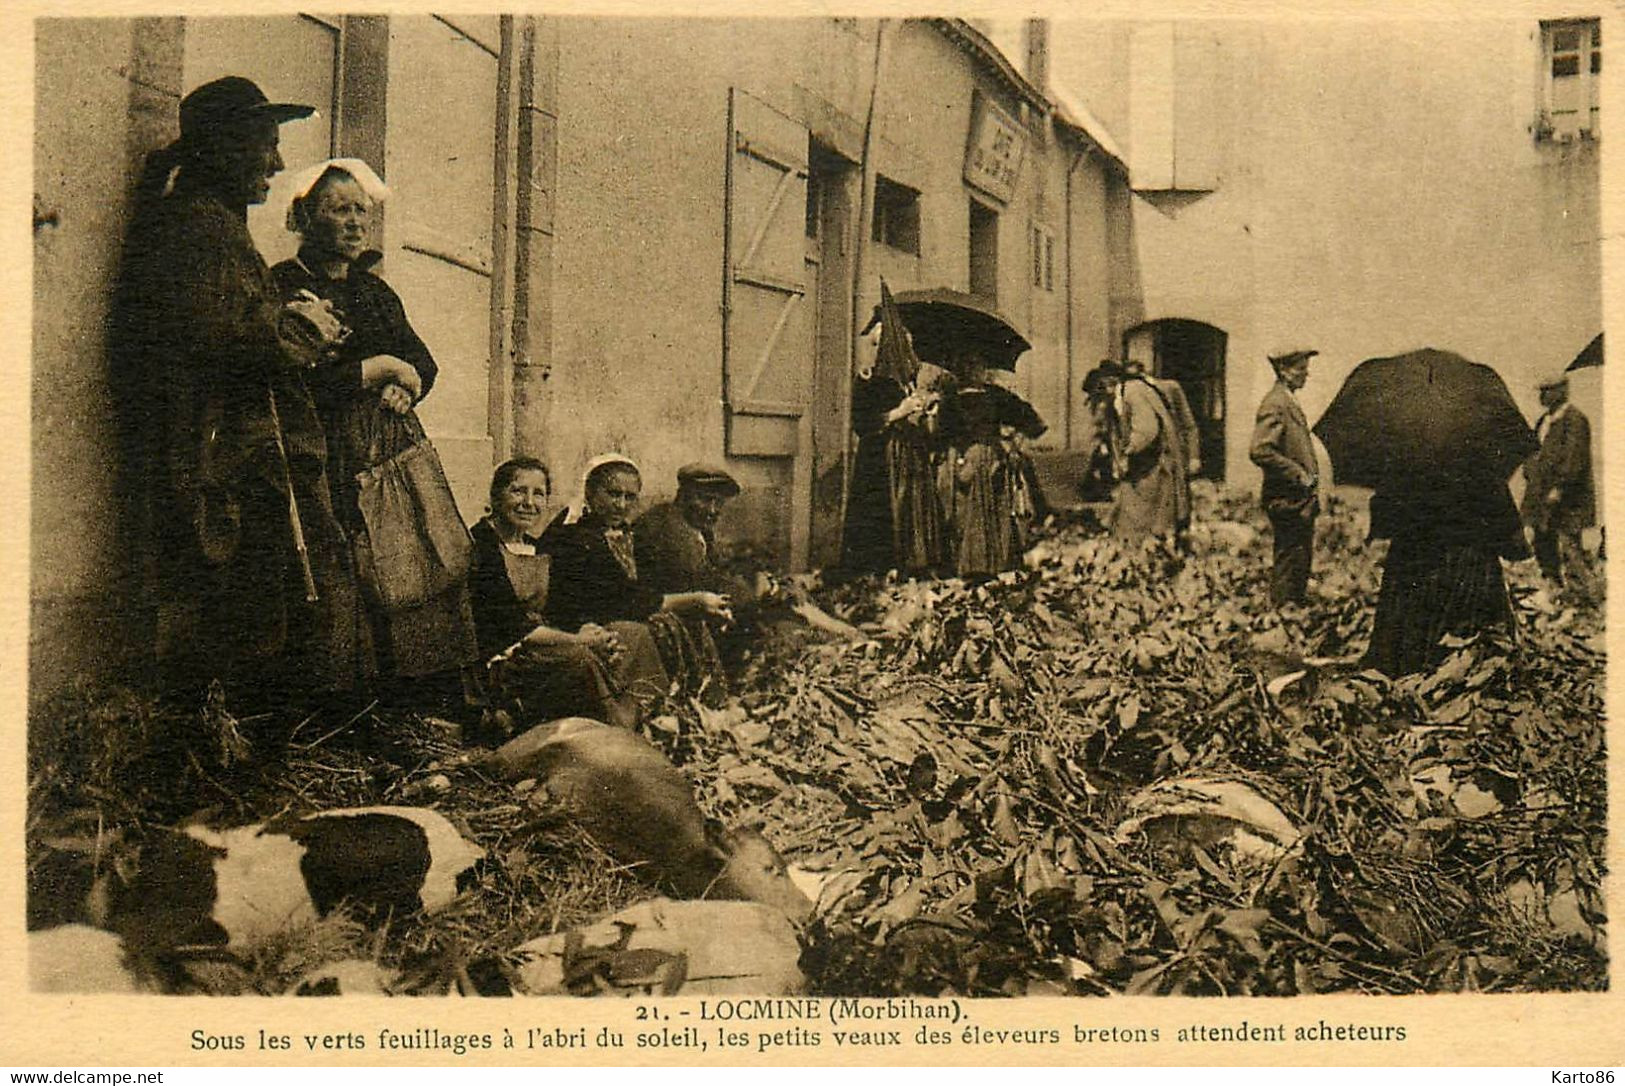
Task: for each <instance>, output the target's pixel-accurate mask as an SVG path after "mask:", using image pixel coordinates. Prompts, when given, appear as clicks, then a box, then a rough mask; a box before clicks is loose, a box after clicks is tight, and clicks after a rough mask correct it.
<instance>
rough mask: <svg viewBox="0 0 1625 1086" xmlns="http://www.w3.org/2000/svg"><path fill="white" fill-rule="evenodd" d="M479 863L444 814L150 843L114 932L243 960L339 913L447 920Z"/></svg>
mask: <svg viewBox="0 0 1625 1086" xmlns="http://www.w3.org/2000/svg"><path fill="white" fill-rule="evenodd" d="M483 856H484V852H483V850H481V849H480V848H478V847H477V846H475V845H473V844H471V843H469V842H468V841H466V840H465V839H464V838H463V837H462V835H461V834H460V833H458V832H457V830H456V828H455V827H454V826H453V825H452V824H451V823H450V822H449V821H447V820H446V818H445V817H444V816H442V815H440V814H437V813H435V812H434V811H431V810H426V809H424V808H419V807H355V808H348V809H344V810H337V811H324V812H322V813H320V814H315V815H309V816H306V817H302V818H290V819H283V820H278V821H275V822H269V823H261V824H256V825H251V826H241V827H238V828H235V829H227V830H209V829H205V828H202V827H198V826H190V827H187V828H185V829H182V830H173V831H164V832H162V833H160V834H159V835H158V836H157V837H155V838H153V839H150V840H148V841H147V842H145V843H143V845H142V847H141V854H140V861H139V866H138V870H137V872H136V874H135V876H134V877H133V878H132V879H131V880H130V881H129V882H128V883H125V884H123V885H121V886H119V887H116V888H115V891H114V893H113V894H112V896H111V901H110V915H109V917H108V921H109V923H108V926H109V927H111V928H113V929H114V930H117V931H119V932H121V933H123V934H124V935H125V936H126V937H127V938H128V939H130V940H132V941H133V942H137V943H139V944H140V945H142V946H145V947H153V946H170V947H178V946H217V947H230V948H232V949H237V948H240V947H243V946H247V945H249V944H252V943H255V942H258V941H260V940H262V939H264V938H266V937H268V936H271V935H274V934H276V933H277V932H279V931H282V930H284V929H286V928H289V927H292V926H295V925H299V924H303V923H309V922H312V921H315V920H317V919H319V918H321V917H324V916H326V915H327V914H328V913H330V912H332V911H333V910H334V909H335V908H337V907H338V906H339V905H340V904H344V905H346V906H347V907H348V908H349V909H350V910H351V911H352V913H353V915H354V916H355V917H356V918H357V919H359V920H361V921H362V922H364V923H367V924H369V925H377V924H381V923H382V922H384V921H385V920H386V919H388V918H390V917H392V916H393V917H402V916H408V915H412V914H416V913H419V912H425V913H432V912H434V911H436V910H438V909H441V908H444V907H445V906H446V905H447V904H448V903H450V902H451V900H452V899H453V898H454V897H456V896H457V893H458V890H459V882H460V881H461V880H463V879H464V877H465V876H466V875H467V874H468V873H469V871H470V869H471V868H472V867H473V866H474V864H475V863H476V862H477V861H479V860H480V859H481V858H483Z"/></svg>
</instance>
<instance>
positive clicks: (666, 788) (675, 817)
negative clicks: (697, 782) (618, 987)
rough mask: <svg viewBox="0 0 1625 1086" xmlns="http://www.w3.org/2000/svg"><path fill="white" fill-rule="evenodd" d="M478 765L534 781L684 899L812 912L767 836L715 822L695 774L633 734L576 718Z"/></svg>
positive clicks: (796, 916) (534, 732)
mask: <svg viewBox="0 0 1625 1086" xmlns="http://www.w3.org/2000/svg"><path fill="white" fill-rule="evenodd" d="M476 764H477V765H478V766H479V767H480V768H482V769H484V770H485V771H486V772H489V773H491V774H492V775H494V776H496V777H499V778H501V779H503V780H507V781H521V780H534V781H536V782H537V784H538V786H539V789H540V790H545V794H546V796H547V797H548V798H549V799H551V800H552V801H553V802H555V803H557V804H558V805H559V806H560V807H562V809H563V811H564V813H565V814H566V815H567V817H569V818H570V819H571V820H572V821H574V822H576V823H577V824H579V825H580V826H581V827H582V828H583V829H585V830H586V831H587V833H588V834H589V835H590V836H591V837H592V838H593V839H594V840H595V841H597V842H598V844H599V845H600V846H602V847H603V849H604V851H606V852H608V853H609V854H610V855H611V856H613V857H615V858H616V859H617V860H620V861H621V862H622V863H630V864H636V865H638V866H639V870H640V871H641V872H642V873H644V874H645V875H647V876H649V877H650V878H651V880H652V881H654V882H656V883H657V884H659V885H660V886H662V887H664V888H666V889H668V890H670V891H672V892H673V893H674V894H675V895H676V896H677V897H679V898H685V899H694V898H711V899H724V900H740V901H758V902H761V903H763V904H765V905H769V906H772V907H773V908H775V909H778V910H779V911H780V912H782V913H783V914H784V915H785V916H787V917H789V918H790V919H792V920H795V921H798V922H799V921H805V920H806V919H808V918H809V917H810V916H811V915H812V912H813V904H812V902H811V901H809V900H808V899H807V896H806V895H805V894H803V893H802V892H801V890H800V889H798V888H797V887H796V885H795V883H794V882H792V881H791V880H790V876H789V873H788V871H787V870H786V867H785V863H784V860H783V858H782V857H780V856H779V854H778V852H776V851H775V850H774V848H773V846H772V845H771V844H769V843H768V841H767V839H766V838H765V837H763V836H762V835H761V834H760V833H758V832H756V831H754V830H739V829H736V830H732V831H728V830H722V829H721V828H719V827H717V826H716V825H715V824H713V823H710V822H708V821H707V820H706V818H705V816H704V815H703V814H701V812H700V809H699V807H698V805H697V804H696V803H695V802H694V788H693V786H692V785H691V784H689V782H688V778H686V777H684V776H683V774H682V773H680V772H679V771H678V770H677V768H676V767H675V766H673V765H672V764H671V762H669V761H667V760H666V756H665V755H664V754H662V753H661V752H660V751H659V750H658V749H657V748H656V747H655V746H654V745H653V744H652V743H650V742H648V741H647V740H646V739H644V738H643V737H642V736H640V735H638V734H636V733H635V732H631V731H628V730H626V729H625V728H615V727H611V726H609V725H608V724H602V723H599V722H598V721H596V720H588V719H586V718H584V717H570V718H567V719H564V720H556V721H553V722H552V723H549V724H543V725H540V726H538V727H535V728H532V729H531V730H530V731H528V732H526V733H524V734H523V735H521V736H519V737H517V738H515V739H513V740H510V741H509V742H508V743H506V744H504V745H503V746H501V747H499V748H498V749H496V750H495V751H492V752H491V753H490V754H488V755H486V756H485V757H484V758H482V759H480V760H479V761H478V762H477V763H476Z"/></svg>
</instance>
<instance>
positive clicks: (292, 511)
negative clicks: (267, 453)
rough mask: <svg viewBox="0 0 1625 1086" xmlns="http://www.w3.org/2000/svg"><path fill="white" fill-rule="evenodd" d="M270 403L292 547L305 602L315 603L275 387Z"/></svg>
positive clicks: (312, 576) (269, 391) (270, 390)
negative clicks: (286, 502) (284, 488)
mask: <svg viewBox="0 0 1625 1086" xmlns="http://www.w3.org/2000/svg"><path fill="white" fill-rule="evenodd" d="M265 394H266V396H267V397H268V398H269V400H270V404H271V430H272V432H273V433H274V434H276V455H277V459H278V460H279V461H281V463H282V483H283V485H284V486H286V487H287V488H288V527H289V529H290V530H291V531H292V532H293V549H294V550H295V551H296V552H298V554H299V572H300V573H301V574H302V575H303V576H304V578H305V602H306V603H315V602H316V601H317V599H318V598H319V597H318V596H317V595H316V576H315V574H314V573H313V572H312V571H311V568H310V552H309V551H308V550H307V549H306V548H305V525H304V522H303V521H301V520H300V519H299V498H298V496H297V495H295V494H294V492H293V471H292V470H291V469H290V468H289V467H288V448H287V446H286V445H284V444H283V442H282V418H281V416H279V415H278V414H277V410H276V389H274V388H267V389H266V390H265Z"/></svg>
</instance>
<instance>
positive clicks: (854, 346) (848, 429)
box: [841, 19, 890, 524]
mask: <svg viewBox="0 0 1625 1086" xmlns="http://www.w3.org/2000/svg"><path fill="white" fill-rule="evenodd" d="M889 23H890V20H889V19H880V20H878V21H877V22H876V24H875V61H874V70H873V72H872V74H871V76H870V79H869V110H868V114H867V115H866V116H865V117H864V121H863V158H862V161H861V162H859V163H858V171H859V175H860V181H859V191H858V221H857V239H856V242H855V243H854V244H853V247H852V327H851V329H850V331H851V334H850V335H849V336H848V337H847V359H846V366H847V375H848V382H847V389H848V395H847V397H846V410H845V411H844V412H843V416H844V417H843V419H842V423H843V429H844V432H845V433H846V435H847V438H846V442H847V455H846V456H845V457H843V458H842V459H843V460H844V462H845V470H844V472H843V474H844V475H845V476H846V478H845V482H844V485H843V486H842V487H841V523H842V524H845V523H846V503H847V500H848V498H849V497H850V495H849V491H850V490H851V485H852V459H853V454H852V437H851V434H852V426H851V410H852V398H851V394H850V390H851V387H852V386H851V380H850V378H851V376H852V375H853V374H855V373H856V372H857V366H858V330H859V329H861V328H862V327H863V326H864V324H866V323H867V322H868V315H867V314H866V313H865V312H864V311H863V276H864V258H865V256H867V255H868V252H869V230H870V224H871V223H872V222H873V220H874V217H875V154H874V150H875V142H876V140H877V139H878V138H879V129H880V117H879V113H878V110H877V108H876V107H877V103H878V102H879V99H880V76H881V71H882V68H883V66H884V62H885V45H886V30H887V28H888V24H889Z"/></svg>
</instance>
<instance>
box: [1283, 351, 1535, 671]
mask: <svg viewBox="0 0 1625 1086" xmlns="http://www.w3.org/2000/svg"><path fill="white" fill-rule="evenodd" d="M1314 429H1315V433H1316V434H1317V435H1318V436H1319V437H1320V439H1321V441H1322V442H1324V443H1325V445H1326V450H1327V452H1329V453H1330V454H1331V458H1332V465H1333V469H1334V475H1335V477H1336V480H1337V481H1338V482H1340V483H1353V484H1356V485H1360V486H1369V487H1372V488H1374V490H1375V491H1376V492H1375V494H1374V495H1373V496H1372V499H1371V538H1373V539H1390V540H1392V542H1391V543H1390V545H1389V549H1388V556H1387V558H1386V559H1385V560H1384V562H1383V569H1382V590H1381V593H1380V594H1379V596H1378V599H1377V614H1376V620H1375V622H1374V624H1373V628H1372V631H1371V645H1370V647H1369V648H1368V649H1367V651H1366V657H1365V664H1366V666H1367V667H1372V668H1375V669H1377V670H1379V671H1382V672H1385V673H1386V674H1389V675H1393V676H1400V675H1408V674H1411V673H1414V672H1417V671H1424V670H1426V669H1428V668H1430V667H1432V666H1433V665H1434V664H1435V663H1437V661H1438V659H1439V656H1440V647H1439V645H1440V642H1441V641H1442V640H1443V638H1444V637H1445V636H1446V635H1449V634H1456V635H1463V636H1465V635H1471V634H1474V633H1477V632H1479V631H1481V630H1485V629H1489V628H1492V627H1494V626H1505V627H1507V628H1509V629H1510V628H1512V627H1513V625H1514V622H1515V620H1514V618H1513V614H1512V607H1511V602H1510V600H1509V598H1508V596H1507V590H1506V581H1505V578H1504V576H1503V574H1502V571H1501V559H1503V558H1508V559H1516V558H1524V557H1527V556H1528V550H1527V548H1526V546H1525V544H1524V539H1523V529H1522V525H1521V523H1520V522H1519V520H1518V511H1517V508H1516V507H1515V506H1514V505H1513V503H1512V494H1511V492H1510V491H1509V490H1508V489H1507V482H1506V481H1507V479H1508V478H1509V477H1510V476H1511V474H1512V472H1513V470H1514V469H1516V468H1517V466H1518V465H1519V464H1520V463H1522V462H1523V460H1524V459H1525V458H1527V457H1528V455H1529V453H1530V452H1531V451H1532V450H1533V448H1534V446H1535V438H1534V435H1533V434H1532V433H1531V432H1530V430H1529V425H1528V423H1526V422H1525V421H1524V419H1523V415H1522V414H1521V413H1520V412H1519V411H1518V409H1517V406H1516V405H1515V404H1514V403H1513V402H1512V397H1511V396H1510V395H1509V394H1508V393H1507V389H1506V385H1505V384H1504V383H1503V382H1502V380H1501V378H1500V376H1499V375H1497V374H1496V372H1495V371H1494V370H1492V369H1490V368H1489V367H1488V366H1482V365H1478V364H1476V363H1472V362H1469V361H1467V360H1466V359H1464V358H1462V357H1460V356H1458V355H1454V354H1450V353H1448V352H1446V351H1437V350H1431V349H1429V350H1422V351H1415V352H1412V353H1411V354H1407V355H1400V356H1398V357H1395V358H1378V359H1371V360H1370V361H1367V362H1363V363H1361V364H1360V366H1358V367H1357V368H1356V369H1355V371H1354V372H1353V373H1352V374H1350V375H1349V378H1348V380H1347V381H1346V382H1344V384H1343V388H1342V389H1341V390H1340V391H1339V392H1338V394H1337V398H1336V399H1335V400H1333V401H1332V405H1331V406H1330V407H1329V408H1327V409H1326V414H1325V415H1324V416H1322V418H1321V420H1320V421H1319V422H1318V423H1316V424H1315V428H1314Z"/></svg>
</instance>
